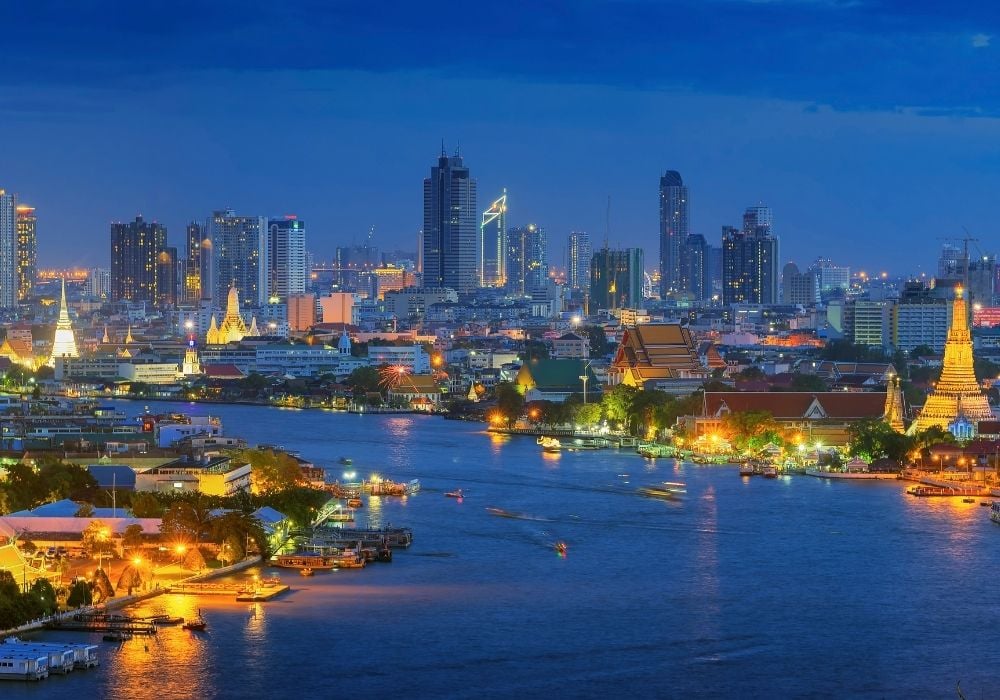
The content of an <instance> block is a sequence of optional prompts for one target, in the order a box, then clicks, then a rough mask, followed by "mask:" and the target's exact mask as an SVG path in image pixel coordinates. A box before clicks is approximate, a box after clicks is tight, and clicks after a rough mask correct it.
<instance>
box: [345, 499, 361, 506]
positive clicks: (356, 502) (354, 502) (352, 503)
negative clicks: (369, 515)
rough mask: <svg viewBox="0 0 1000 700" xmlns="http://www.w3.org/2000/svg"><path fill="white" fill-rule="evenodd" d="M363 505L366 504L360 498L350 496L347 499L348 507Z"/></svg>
mask: <svg viewBox="0 0 1000 700" xmlns="http://www.w3.org/2000/svg"><path fill="white" fill-rule="evenodd" d="M363 505H364V503H363V502H362V501H361V499H360V498H348V499H347V507H348V508H361V507H362V506H363Z"/></svg>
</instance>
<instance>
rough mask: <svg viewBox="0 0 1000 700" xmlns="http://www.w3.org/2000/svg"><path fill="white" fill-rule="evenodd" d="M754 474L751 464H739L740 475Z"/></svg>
mask: <svg viewBox="0 0 1000 700" xmlns="http://www.w3.org/2000/svg"><path fill="white" fill-rule="evenodd" d="M754 474H755V472H754V469H753V466H751V465H749V464H741V465H740V476H753V475H754Z"/></svg>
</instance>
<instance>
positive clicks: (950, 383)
mask: <svg viewBox="0 0 1000 700" xmlns="http://www.w3.org/2000/svg"><path fill="white" fill-rule="evenodd" d="M962 295H963V290H962V288H961V287H956V289H955V300H954V301H953V302H952V312H951V328H949V329H948V340H947V341H946V342H945V346H944V362H943V366H942V368H941V378H940V379H938V382H937V384H935V386H934V391H932V392H931V395H930V396H928V397H927V403H925V404H924V407H923V409H922V410H921V411H920V415H919V416H918V417H917V420H916V423H915V426H916V428H915V429H916V430H918V431H919V430H926V429H927V428H929V427H931V426H932V425H937V426H940V427H941V428H943V429H944V430H948V429H949V425H951V424H953V423H955V422H956V420H957V419H958V418H959V417H960V416H962V417H964V418H965V419H966V421H968V422H970V423H972V424H973V425H976V424H978V423H979V421H988V420H992V419H993V411H992V410H990V405H989V402H988V401H987V399H986V395H985V394H984V393H983V390H982V389H981V388H980V387H979V383H978V382H977V381H976V373H975V371H974V370H973V365H972V335H971V333H970V332H969V320H968V318H969V317H968V306H967V304H966V301H965V299H964V298H963V296H962Z"/></svg>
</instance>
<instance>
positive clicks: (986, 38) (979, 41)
mask: <svg viewBox="0 0 1000 700" xmlns="http://www.w3.org/2000/svg"><path fill="white" fill-rule="evenodd" d="M992 39H993V35H992V34H973V35H972V48H974V49H985V48H986V47H987V46H989V45H990V41H991V40H992Z"/></svg>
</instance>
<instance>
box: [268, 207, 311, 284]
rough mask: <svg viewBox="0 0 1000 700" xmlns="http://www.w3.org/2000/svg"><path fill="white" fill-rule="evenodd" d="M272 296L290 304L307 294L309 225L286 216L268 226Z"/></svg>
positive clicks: (272, 221)
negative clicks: (307, 238) (307, 229)
mask: <svg viewBox="0 0 1000 700" xmlns="http://www.w3.org/2000/svg"><path fill="white" fill-rule="evenodd" d="M267 263H268V295H269V297H271V298H275V297H277V298H278V299H279V300H280V301H282V302H287V301H288V297H290V296H295V295H298V294H304V293H305V291H306V277H307V276H308V271H307V270H306V225H305V222H304V221H302V220H301V219H298V218H296V217H294V216H286V217H284V218H282V219H271V220H270V221H269V222H268V224H267Z"/></svg>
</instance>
